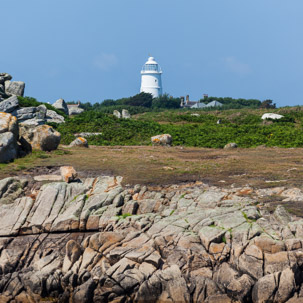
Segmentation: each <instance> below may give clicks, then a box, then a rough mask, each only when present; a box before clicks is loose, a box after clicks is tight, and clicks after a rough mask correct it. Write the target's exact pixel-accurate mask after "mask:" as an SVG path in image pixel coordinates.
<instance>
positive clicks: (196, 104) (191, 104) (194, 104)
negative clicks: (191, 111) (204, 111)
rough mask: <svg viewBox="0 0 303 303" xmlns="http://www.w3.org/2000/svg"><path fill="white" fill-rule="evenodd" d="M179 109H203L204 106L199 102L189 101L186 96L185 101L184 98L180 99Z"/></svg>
mask: <svg viewBox="0 0 303 303" xmlns="http://www.w3.org/2000/svg"><path fill="white" fill-rule="evenodd" d="M180 107H182V108H203V107H205V104H204V103H203V102H200V101H190V100H189V95H187V96H186V100H185V101H184V97H181V104H180Z"/></svg>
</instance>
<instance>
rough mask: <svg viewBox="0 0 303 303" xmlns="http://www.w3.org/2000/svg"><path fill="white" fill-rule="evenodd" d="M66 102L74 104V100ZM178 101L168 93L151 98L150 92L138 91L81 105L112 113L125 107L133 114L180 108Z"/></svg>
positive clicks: (93, 109) (84, 107)
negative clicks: (115, 98) (119, 97)
mask: <svg viewBox="0 0 303 303" xmlns="http://www.w3.org/2000/svg"><path fill="white" fill-rule="evenodd" d="M68 103H69V104H76V102H68ZM180 103H181V99H180V98H173V97H172V96H169V95H168V94H164V95H163V96H161V97H159V98H153V97H152V95H151V94H147V93H140V94H137V95H135V96H132V97H129V98H121V99H118V100H112V99H108V100H104V101H103V102H101V103H94V104H91V103H89V102H87V103H81V107H82V108H83V109H85V110H88V111H90V110H92V111H94V112H102V113H113V111H114V110H118V111H122V109H127V110H128V111H129V112H130V114H132V115H134V114H139V113H144V112H149V111H161V110H164V109H174V108H180Z"/></svg>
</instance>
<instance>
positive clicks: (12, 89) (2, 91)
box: [0, 73, 25, 102]
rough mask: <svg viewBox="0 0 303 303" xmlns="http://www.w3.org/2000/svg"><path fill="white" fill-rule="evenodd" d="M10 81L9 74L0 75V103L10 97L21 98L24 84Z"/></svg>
mask: <svg viewBox="0 0 303 303" xmlns="http://www.w3.org/2000/svg"><path fill="white" fill-rule="evenodd" d="M11 80H12V76H11V75H10V74H7V73H0V102H1V101H2V100H3V99H6V98H8V97H10V96H12V95H15V96H23V94H24V89H25V83H24V82H21V81H11Z"/></svg>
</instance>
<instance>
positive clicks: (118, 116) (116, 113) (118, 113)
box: [113, 110, 121, 119]
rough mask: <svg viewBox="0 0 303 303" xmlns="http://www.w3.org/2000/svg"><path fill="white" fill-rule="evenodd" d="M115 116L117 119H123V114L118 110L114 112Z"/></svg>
mask: <svg viewBox="0 0 303 303" xmlns="http://www.w3.org/2000/svg"><path fill="white" fill-rule="evenodd" d="M113 115H114V116H115V117H117V118H118V119H120V118H121V113H120V112H119V111H118V110H114V112H113Z"/></svg>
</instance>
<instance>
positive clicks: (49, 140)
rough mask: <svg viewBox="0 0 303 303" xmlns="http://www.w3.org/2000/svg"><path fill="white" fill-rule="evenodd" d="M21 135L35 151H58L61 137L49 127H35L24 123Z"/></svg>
mask: <svg viewBox="0 0 303 303" xmlns="http://www.w3.org/2000/svg"><path fill="white" fill-rule="evenodd" d="M20 135H21V136H22V137H23V138H24V139H25V140H26V141H27V142H29V143H30V144H31V146H32V148H33V149H38V150H44V151H51V150H55V149H57V147H58V145H59V143H60V140H61V135H60V133H58V132H57V131H55V130H54V129H53V128H52V127H51V126H49V125H39V126H36V127H35V126H33V125H28V124H24V123H22V124H21V125H20Z"/></svg>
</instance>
